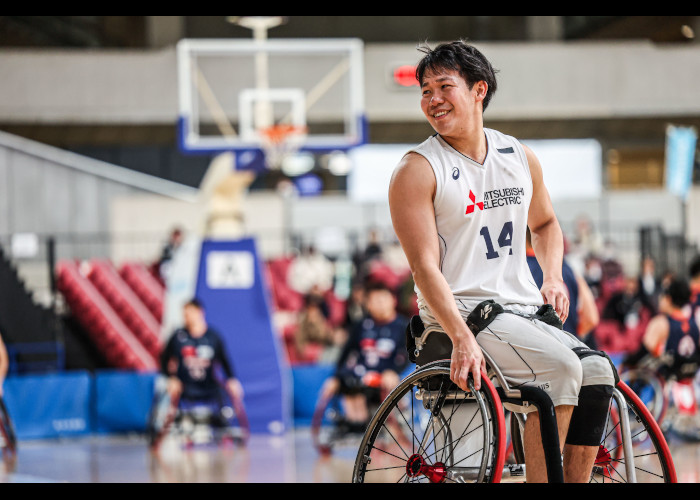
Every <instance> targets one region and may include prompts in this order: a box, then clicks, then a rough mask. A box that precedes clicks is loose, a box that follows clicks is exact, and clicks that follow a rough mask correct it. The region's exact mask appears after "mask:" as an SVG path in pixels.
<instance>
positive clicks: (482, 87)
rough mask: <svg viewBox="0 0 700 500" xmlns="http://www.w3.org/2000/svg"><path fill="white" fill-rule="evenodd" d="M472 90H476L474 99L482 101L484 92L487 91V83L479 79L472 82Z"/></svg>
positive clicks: (484, 95)
mask: <svg viewBox="0 0 700 500" xmlns="http://www.w3.org/2000/svg"><path fill="white" fill-rule="evenodd" d="M474 90H476V100H477V101H483V100H484V98H485V97H486V93H487V92H488V91H489V84H488V83H486V82H485V81H484V80H480V81H478V82H476V83H475V84H474Z"/></svg>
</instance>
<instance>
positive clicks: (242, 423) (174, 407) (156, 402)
mask: <svg viewBox="0 0 700 500" xmlns="http://www.w3.org/2000/svg"><path fill="white" fill-rule="evenodd" d="M221 391H223V392H224V393H225V394H226V395H227V396H228V398H229V400H230V402H231V406H232V407H233V411H234V414H235V417H236V419H237V420H238V424H239V425H238V426H239V427H240V429H241V431H242V438H241V444H242V445H243V446H245V445H246V444H247V442H248V439H249V437H250V425H249V423H248V416H247V414H246V412H245V407H244V405H243V401H241V400H240V399H239V398H236V397H234V396H233V394H230V393H229V392H228V391H227V390H226V389H225V388H224V387H221ZM164 399H167V400H168V405H167V408H166V409H165V415H164V416H162V417H163V418H162V424H161V425H160V427H156V426H155V422H156V420H157V418H158V416H159V415H157V412H158V410H159V407H160V406H161V401H162V400H164ZM181 402H182V400H181V399H180V398H177V399H172V398H170V395H169V394H168V392H167V391H165V390H162V391H158V390H156V393H155V394H154V396H153V404H152V406H151V411H150V412H149V417H148V429H147V433H148V438H149V447H150V448H151V450H153V451H157V450H158V448H159V446H160V444H161V443H162V441H163V439H164V438H165V436H167V435H168V434H169V433H170V432H171V429H172V426H173V424H175V423H176V421H177V420H178V417H180V416H181V412H182V410H181V408H180V406H181V405H180V403H181ZM186 411H189V410H186ZM186 411H185V412H186Z"/></svg>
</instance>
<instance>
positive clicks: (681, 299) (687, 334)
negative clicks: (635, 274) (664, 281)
mask: <svg viewBox="0 0 700 500" xmlns="http://www.w3.org/2000/svg"><path fill="white" fill-rule="evenodd" d="M689 304H690V287H689V286H688V283H687V282H686V281H685V280H683V279H679V278H675V279H673V280H672V281H671V282H670V283H669V284H668V285H667V286H666V287H665V288H664V290H663V291H662V292H661V295H660V297H659V314H658V315H656V316H654V317H653V318H652V319H651V321H649V324H648V325H647V329H646V331H645V332H644V337H643V338H642V345H643V347H644V350H646V351H647V352H648V353H650V354H651V355H652V356H653V357H655V358H661V359H662V360H663V362H664V366H663V368H662V371H663V372H664V373H663V375H664V376H665V377H668V376H669V375H671V374H673V375H676V377H677V378H679V379H687V378H691V377H693V376H695V374H696V373H697V371H698V368H699V367H700V352H699V351H700V349H699V346H698V342H699V341H700V330H698V325H697V323H696V322H695V318H694V317H693V315H692V313H691V308H690V307H688V305H689Z"/></svg>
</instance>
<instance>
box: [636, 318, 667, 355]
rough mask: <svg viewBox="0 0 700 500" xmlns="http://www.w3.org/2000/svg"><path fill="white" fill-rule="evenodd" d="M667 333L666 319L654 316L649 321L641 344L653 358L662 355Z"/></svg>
mask: <svg viewBox="0 0 700 500" xmlns="http://www.w3.org/2000/svg"><path fill="white" fill-rule="evenodd" d="M669 331H670V329H669V324H668V319H666V317H665V316H655V317H653V318H652V319H651V321H649V324H648V325H647V329H646V331H645V332H644V337H643V338H642V344H644V347H645V348H646V350H647V351H649V352H650V353H651V355H652V356H654V357H655V358H658V357H659V356H661V355H662V354H663V352H664V347H666V340H667V339H668V334H669Z"/></svg>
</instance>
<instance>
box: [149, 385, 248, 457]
mask: <svg viewBox="0 0 700 500" xmlns="http://www.w3.org/2000/svg"><path fill="white" fill-rule="evenodd" d="M146 433H147V437H148V444H149V447H150V448H151V450H152V451H157V450H158V448H159V447H160V445H161V443H162V442H163V440H164V439H165V438H166V437H168V436H172V437H174V438H176V439H177V440H179V441H180V443H181V445H183V446H184V447H185V448H191V447H193V446H195V445H199V444H209V443H220V444H229V443H235V444H238V445H239V446H245V445H246V444H247V442H248V438H249V436H250V426H249V424H248V417H247V415H246V412H245V407H244V406H243V401H241V400H240V399H239V398H237V397H235V396H234V395H233V394H231V393H230V392H229V391H227V390H226V389H225V388H224V387H220V390H219V394H218V397H216V398H213V399H211V400H203V401H200V400H187V399H184V398H177V399H174V398H172V397H171V396H170V394H169V393H168V391H167V390H166V382H165V379H158V380H157V381H156V388H155V392H154V395H153V403H152V405H151V410H150V412H149V415H148V423H147V426H146Z"/></svg>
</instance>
